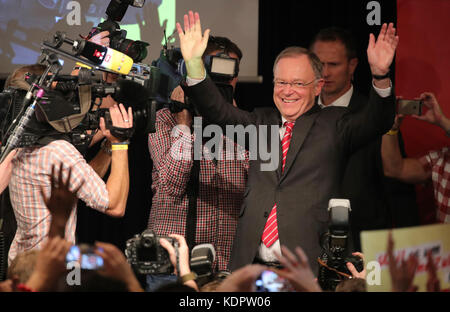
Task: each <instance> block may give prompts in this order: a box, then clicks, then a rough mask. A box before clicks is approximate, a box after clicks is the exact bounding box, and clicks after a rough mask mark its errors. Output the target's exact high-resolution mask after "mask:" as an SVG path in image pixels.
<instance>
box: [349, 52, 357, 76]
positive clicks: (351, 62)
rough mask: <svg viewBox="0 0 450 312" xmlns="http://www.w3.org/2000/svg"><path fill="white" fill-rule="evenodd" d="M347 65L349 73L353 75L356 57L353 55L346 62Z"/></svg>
mask: <svg viewBox="0 0 450 312" xmlns="http://www.w3.org/2000/svg"><path fill="white" fill-rule="evenodd" d="M348 66H349V68H350V74H351V76H352V77H353V74H354V73H355V70H356V66H358V58H357V57H354V58H352V59H350V60H349V62H348Z"/></svg>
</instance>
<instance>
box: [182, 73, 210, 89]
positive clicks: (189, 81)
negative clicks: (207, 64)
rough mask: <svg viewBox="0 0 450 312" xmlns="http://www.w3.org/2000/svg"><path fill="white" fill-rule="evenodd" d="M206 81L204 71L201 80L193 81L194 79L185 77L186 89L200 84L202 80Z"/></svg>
mask: <svg viewBox="0 0 450 312" xmlns="http://www.w3.org/2000/svg"><path fill="white" fill-rule="evenodd" d="M205 79H206V71H205V76H203V78H202V79H195V78H191V77H188V76H186V84H187V85H188V87H193V86H195V85H196V84H199V83H200V82H202V81H203V80H205Z"/></svg>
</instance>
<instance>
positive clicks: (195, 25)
mask: <svg viewBox="0 0 450 312" xmlns="http://www.w3.org/2000/svg"><path fill="white" fill-rule="evenodd" d="M177 31H178V36H179V37H180V48H181V53H182V54H183V58H184V60H185V62H186V70H187V75H188V77H190V78H193V79H203V78H205V66H204V64H203V59H202V56H203V53H204V52H205V50H206V46H207V45H208V38H209V32H210V30H209V29H207V30H205V33H204V34H202V26H201V23H200V16H199V14H198V13H197V12H195V14H194V13H193V12H192V11H189V15H187V14H185V15H184V32H183V29H182V28H181V25H180V23H177Z"/></svg>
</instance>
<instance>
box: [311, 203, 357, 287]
mask: <svg viewBox="0 0 450 312" xmlns="http://www.w3.org/2000/svg"><path fill="white" fill-rule="evenodd" d="M328 211H329V214H330V220H329V228H328V232H327V233H325V234H324V235H323V236H322V238H321V246H322V254H321V256H320V258H319V259H317V261H318V262H319V264H320V266H319V274H318V281H319V285H320V287H321V288H322V289H323V290H332V291H334V290H335V288H336V286H337V285H338V284H339V283H340V282H341V281H343V280H345V279H348V278H351V273H350V271H349V270H348V269H347V266H346V263H347V262H351V263H352V264H353V265H354V266H355V268H356V269H357V270H358V271H362V270H363V265H364V264H363V261H362V259H361V258H360V257H356V256H353V255H352V254H351V252H350V251H349V246H348V237H349V236H348V229H349V213H350V211H351V209H350V201H349V200H348V199H330V201H329V204H328Z"/></svg>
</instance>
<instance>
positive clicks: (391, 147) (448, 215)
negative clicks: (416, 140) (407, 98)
mask: <svg viewBox="0 0 450 312" xmlns="http://www.w3.org/2000/svg"><path fill="white" fill-rule="evenodd" d="M420 99H421V100H422V101H423V104H424V105H425V106H426V107H427V108H428V110H427V111H426V113H425V114H424V115H422V116H415V115H413V117H414V118H416V119H419V120H423V121H426V122H428V123H431V124H433V125H436V126H438V127H440V128H442V129H443V130H444V131H445V132H446V134H447V136H449V134H450V120H449V119H448V118H447V117H446V116H445V115H444V113H443V112H442V109H441V107H440V106H439V103H438V101H437V100H436V97H435V96H434V94H433V93H430V92H424V93H422V94H421V95H420ZM402 120H403V116H401V115H398V116H397V117H396V119H395V122H394V125H393V126H392V128H391V131H389V132H388V133H387V134H385V135H384V136H383V141H382V145H381V157H382V159H383V168H384V174H385V175H386V176H388V177H392V178H396V179H399V180H400V181H403V182H406V183H423V182H426V181H428V180H430V179H431V180H432V181H433V188H434V195H435V199H436V204H437V207H438V210H437V212H436V216H437V221H438V222H442V223H450V205H449V200H448V198H449V185H450V184H449V183H448V182H449V181H448V180H449V178H448V174H447V172H448V171H449V169H448V168H449V166H450V164H449V149H448V146H447V147H444V148H442V149H441V150H437V151H430V152H428V153H427V154H426V155H424V156H422V157H420V158H403V157H402V155H401V153H400V147H399V145H398V140H397V136H398V131H399V128H400V125H401V122H402Z"/></svg>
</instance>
